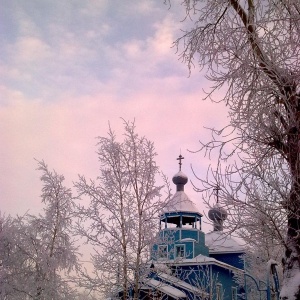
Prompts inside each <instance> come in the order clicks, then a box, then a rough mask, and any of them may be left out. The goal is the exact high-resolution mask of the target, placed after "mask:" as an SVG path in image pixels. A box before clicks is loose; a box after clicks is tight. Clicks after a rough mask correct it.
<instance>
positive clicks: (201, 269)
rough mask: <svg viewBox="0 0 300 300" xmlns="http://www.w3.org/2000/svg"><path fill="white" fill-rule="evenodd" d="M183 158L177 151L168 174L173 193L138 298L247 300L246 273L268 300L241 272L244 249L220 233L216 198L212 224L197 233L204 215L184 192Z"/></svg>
mask: <svg viewBox="0 0 300 300" xmlns="http://www.w3.org/2000/svg"><path fill="white" fill-rule="evenodd" d="M182 158H183V157H182V156H181V155H180V156H179V158H178V159H179V172H178V173H176V174H175V175H174V176H173V178H172V181H173V183H174V184H175V186H176V192H175V194H174V195H173V197H172V198H171V199H170V201H169V202H168V205H167V206H166V207H164V209H163V210H162V211H161V213H160V216H159V223H160V227H159V228H160V229H159V232H158V233H157V242H156V243H155V244H154V245H153V246H152V249H151V261H150V262H149V263H148V264H147V265H146V269H147V270H148V271H147V272H146V273H145V272H143V273H145V274H146V275H145V276H142V277H141V282H140V296H139V299H144V300H147V299H149V300H150V299H161V300H177V299H187V300H188V299H190V300H192V299H193V300H242V299H246V300H247V299H249V297H248V295H249V292H250V288H249V287H247V285H248V284H246V277H247V276H248V277H249V278H250V279H251V280H253V281H254V282H255V284H256V285H257V291H258V292H259V293H260V294H263V295H265V296H264V297H263V298H262V299H267V300H269V299H271V292H270V285H266V284H265V287H264V288H262V289H260V287H259V286H258V285H259V284H258V283H257V281H256V279H255V278H253V277H252V276H251V275H249V274H247V272H246V271H245V262H244V255H245V251H246V249H245V247H244V246H243V245H242V244H240V243H239V242H237V241H236V240H235V239H234V238H232V237H231V236H230V235H229V234H228V233H225V232H223V223H224V221H225V220H226V218H227V212H226V210H225V209H224V208H222V207H221V206H220V205H219V203H218V197H217V203H216V204H215V205H214V207H213V208H211V209H210V210H209V211H208V217H209V219H210V220H211V221H212V224H213V228H212V230H211V231H210V232H208V233H206V234H205V233H204V232H203V231H202V218H203V215H202V214H201V213H200V212H199V210H198V209H197V207H196V206H195V204H194V203H193V201H192V200H191V199H190V198H189V196H188V195H187V194H186V193H185V191H184V186H185V185H186V184H187V182H188V177H187V176H186V175H185V174H184V173H183V172H182V171H181V159H182ZM274 274H275V275H274V276H275V279H276V278H277V277H276V276H277V274H276V273H274ZM237 278H239V279H240V280H237ZM276 280H277V279H276ZM277 281H278V280H277ZM276 290H277V291H276V292H277V297H276V298H275V299H279V298H278V296H279V293H278V284H277V288H276ZM131 293H132V291H129V294H131ZM121 297H122V295H121V294H118V297H117V298H121Z"/></svg>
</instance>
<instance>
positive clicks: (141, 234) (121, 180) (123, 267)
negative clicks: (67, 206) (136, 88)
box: [75, 121, 169, 299]
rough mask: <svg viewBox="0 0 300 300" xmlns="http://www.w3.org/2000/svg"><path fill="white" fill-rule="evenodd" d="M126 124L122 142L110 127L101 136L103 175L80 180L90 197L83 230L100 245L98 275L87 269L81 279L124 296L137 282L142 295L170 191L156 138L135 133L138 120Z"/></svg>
mask: <svg viewBox="0 0 300 300" xmlns="http://www.w3.org/2000/svg"><path fill="white" fill-rule="evenodd" d="M124 130H125V132H124V139H123V141H121V142H119V141H117V137H116V135H115V133H114V132H113V131H112V130H111V128H109V132H108V136H107V137H99V138H98V151H97V154H98V158H99V162H100V175H99V177H98V178H97V180H96V181H93V180H86V178H85V177H83V176H81V177H80V180H79V182H77V183H76V184H75V185H76V187H77V189H78V191H79V193H80V195H81V196H83V195H85V196H88V198H89V199H90V202H89V204H88V206H86V207H85V206H84V205H83V206H80V207H79V210H78V211H79V216H80V217H81V219H80V222H79V224H78V225H79V226H78V233H79V234H80V235H81V236H83V237H84V238H86V241H87V242H88V243H90V244H91V245H93V246H94V250H95V252H94V254H93V255H92V262H93V267H94V275H95V276H94V275H93V276H91V275H88V274H85V279H86V280H85V281H84V280H83V279H81V283H82V284H83V285H84V286H85V287H88V288H91V289H94V290H98V291H100V292H101V293H104V294H106V295H108V294H112V293H116V292H118V291H119V292H121V293H123V298H124V299H127V298H128V297H129V296H128V291H129V287H132V288H133V290H134V292H133V294H134V295H132V296H133V297H134V298H135V299H137V298H138V295H139V280H140V276H142V274H141V272H142V271H141V265H143V264H144V263H145V262H146V261H148V259H149V252H150V248H149V247H150V246H151V245H152V243H153V239H154V238H155V234H156V231H157V228H158V213H159V211H160V210H161V209H162V208H163V205H165V202H166V201H167V199H168V197H169V192H168V190H167V194H166V197H163V196H162V195H161V191H162V186H158V185H156V179H158V178H157V176H159V174H160V173H159V169H158V166H157V165H156V163H155V156H156V153H155V150H154V145H153V143H152V142H151V141H149V140H148V139H147V138H145V137H143V136H142V137H141V136H139V135H138V134H137V133H136V129H135V124H134V122H126V121H124ZM84 221H86V222H84ZM84 223H86V224H85V226H82V225H83V224H84Z"/></svg>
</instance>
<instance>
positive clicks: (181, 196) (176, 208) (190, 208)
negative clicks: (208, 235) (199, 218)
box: [162, 191, 200, 214]
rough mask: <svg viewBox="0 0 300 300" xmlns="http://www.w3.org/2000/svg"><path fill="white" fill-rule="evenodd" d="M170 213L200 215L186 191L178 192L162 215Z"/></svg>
mask: <svg viewBox="0 0 300 300" xmlns="http://www.w3.org/2000/svg"><path fill="white" fill-rule="evenodd" d="M170 212H189V213H197V214H200V213H199V211H198V209H197V207H196V206H195V204H194V203H193V202H192V201H191V200H190V198H189V197H188V195H187V194H186V193H185V192H184V191H177V192H176V193H175V195H174V196H173V197H172V198H171V200H170V201H169V203H168V204H167V205H166V207H165V208H164V209H163V211H162V213H170Z"/></svg>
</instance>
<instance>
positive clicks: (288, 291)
mask: <svg viewBox="0 0 300 300" xmlns="http://www.w3.org/2000/svg"><path fill="white" fill-rule="evenodd" d="M288 277H289V278H285V279H284V281H283V284H282V288H281V291H280V299H289V300H292V299H296V297H295V294H296V293H297V292H298V290H299V289H300V269H299V268H298V267H297V268H294V269H292V270H289V274H288Z"/></svg>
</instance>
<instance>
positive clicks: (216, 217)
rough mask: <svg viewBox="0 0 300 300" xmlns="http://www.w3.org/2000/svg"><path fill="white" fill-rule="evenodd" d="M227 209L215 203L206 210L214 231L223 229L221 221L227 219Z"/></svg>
mask: <svg viewBox="0 0 300 300" xmlns="http://www.w3.org/2000/svg"><path fill="white" fill-rule="evenodd" d="M227 215H228V214H227V211H226V210H225V209H224V208H223V207H221V206H220V205H219V203H217V204H216V205H214V207H213V208H211V209H210V210H209V211H208V217H209V218H210V219H211V220H212V221H213V223H214V231H223V222H224V221H225V220H226V219H227Z"/></svg>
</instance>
